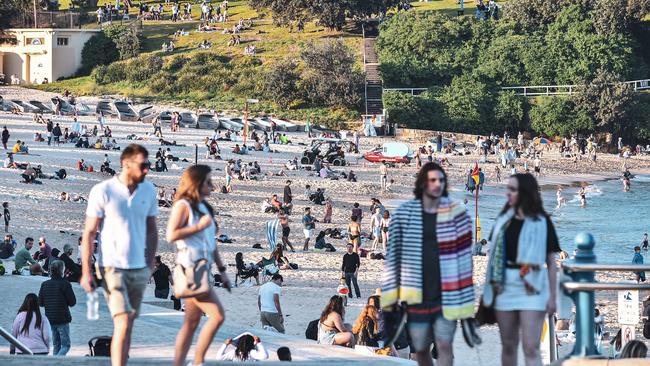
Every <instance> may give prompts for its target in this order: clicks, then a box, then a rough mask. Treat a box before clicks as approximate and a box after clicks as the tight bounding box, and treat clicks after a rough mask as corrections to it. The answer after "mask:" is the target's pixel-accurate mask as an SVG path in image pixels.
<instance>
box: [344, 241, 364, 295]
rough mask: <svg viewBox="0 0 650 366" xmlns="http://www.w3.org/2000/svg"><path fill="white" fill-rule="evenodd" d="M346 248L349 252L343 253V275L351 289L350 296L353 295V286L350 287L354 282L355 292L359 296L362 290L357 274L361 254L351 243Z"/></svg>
mask: <svg viewBox="0 0 650 366" xmlns="http://www.w3.org/2000/svg"><path fill="white" fill-rule="evenodd" d="M346 248H347V250H348V252H347V253H345V254H344V255H343V263H342V264H341V272H342V277H345V284H346V285H348V288H349V289H350V292H348V296H349V297H352V290H351V289H352V287H350V284H353V285H354V293H355V295H357V298H359V297H361V291H360V290H359V283H358V282H357V275H358V274H359V267H360V266H361V260H360V259H359V254H357V253H356V252H355V251H354V246H353V245H352V244H351V243H348V245H347V247H346Z"/></svg>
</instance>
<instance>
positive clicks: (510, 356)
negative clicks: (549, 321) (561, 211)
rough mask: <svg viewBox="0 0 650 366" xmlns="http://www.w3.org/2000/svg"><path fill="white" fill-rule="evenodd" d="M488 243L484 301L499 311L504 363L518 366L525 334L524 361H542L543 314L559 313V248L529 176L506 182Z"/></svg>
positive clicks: (555, 235)
mask: <svg viewBox="0 0 650 366" xmlns="http://www.w3.org/2000/svg"><path fill="white" fill-rule="evenodd" d="M489 243H490V249H489V251H488V252H489V255H490V257H489V259H488V267H487V271H486V276H485V287H484V289H483V303H484V304H485V306H488V307H489V306H493V307H494V310H495V312H496V320H497V324H498V325H499V333H500V335H501V344H502V349H501V363H502V365H503V366H510V365H516V364H517V348H518V346H519V339H520V334H521V341H522V346H523V351H524V359H525V360H526V365H541V364H542V359H541V355H540V347H539V345H540V338H541V335H542V327H543V325H544V317H545V315H546V314H549V315H553V314H554V313H555V307H556V305H555V300H556V288H557V287H556V285H557V264H556V257H557V253H559V252H561V249H560V245H559V242H558V238H557V234H556V232H555V228H554V226H553V223H552V222H551V219H550V218H549V216H548V214H547V213H546V212H545V211H544V206H543V204H542V197H541V195H540V189H539V185H538V184H537V180H536V179H535V177H533V176H532V175H531V174H516V175H514V176H512V177H510V179H509V180H508V191H507V202H506V204H505V206H504V207H503V210H502V211H501V213H500V214H499V216H498V217H497V218H496V221H495V223H494V226H493V227H492V232H491V234H490V239H489Z"/></svg>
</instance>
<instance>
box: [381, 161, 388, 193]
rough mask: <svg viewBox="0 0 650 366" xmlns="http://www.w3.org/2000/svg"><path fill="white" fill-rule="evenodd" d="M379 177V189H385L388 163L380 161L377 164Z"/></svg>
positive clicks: (383, 190)
mask: <svg viewBox="0 0 650 366" xmlns="http://www.w3.org/2000/svg"><path fill="white" fill-rule="evenodd" d="M379 179H380V181H381V191H382V192H385V191H386V184H387V183H388V165H387V164H384V163H382V164H381V165H380V166H379Z"/></svg>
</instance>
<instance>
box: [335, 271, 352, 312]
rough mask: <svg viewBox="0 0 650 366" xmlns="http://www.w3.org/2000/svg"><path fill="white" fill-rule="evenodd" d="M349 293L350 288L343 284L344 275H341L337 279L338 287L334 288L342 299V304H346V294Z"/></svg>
mask: <svg viewBox="0 0 650 366" xmlns="http://www.w3.org/2000/svg"><path fill="white" fill-rule="evenodd" d="M349 293H350V288H348V285H346V284H345V277H341V279H340V280H339V287H337V288H336V294H337V295H339V296H340V297H341V298H342V299H343V306H347V305H348V294H349Z"/></svg>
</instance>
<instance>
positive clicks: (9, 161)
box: [4, 152, 18, 169]
mask: <svg viewBox="0 0 650 366" xmlns="http://www.w3.org/2000/svg"><path fill="white" fill-rule="evenodd" d="M4 167H5V168H7V169H18V165H17V164H16V162H15V161H14V154H13V153H10V152H9V153H7V158H6V159H5V161H4Z"/></svg>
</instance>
